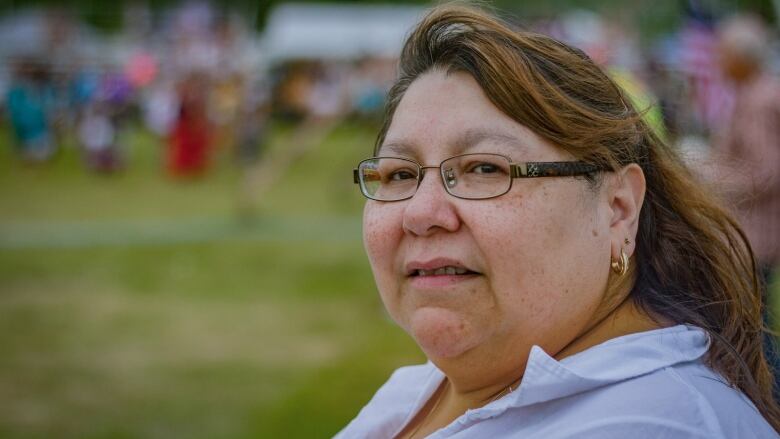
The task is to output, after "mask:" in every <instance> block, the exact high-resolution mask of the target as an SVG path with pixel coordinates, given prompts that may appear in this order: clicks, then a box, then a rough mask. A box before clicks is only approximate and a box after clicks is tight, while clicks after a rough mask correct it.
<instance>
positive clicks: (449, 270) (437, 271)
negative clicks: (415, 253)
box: [417, 266, 468, 276]
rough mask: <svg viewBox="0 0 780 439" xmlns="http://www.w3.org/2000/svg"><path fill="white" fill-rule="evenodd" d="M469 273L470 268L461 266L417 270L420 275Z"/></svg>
mask: <svg viewBox="0 0 780 439" xmlns="http://www.w3.org/2000/svg"><path fill="white" fill-rule="evenodd" d="M466 273H468V270H466V269H465V268H461V267H452V266H447V267H441V268H437V269H435V270H422V269H421V270H417V275H418V276H444V275H450V276H452V275H455V274H466Z"/></svg>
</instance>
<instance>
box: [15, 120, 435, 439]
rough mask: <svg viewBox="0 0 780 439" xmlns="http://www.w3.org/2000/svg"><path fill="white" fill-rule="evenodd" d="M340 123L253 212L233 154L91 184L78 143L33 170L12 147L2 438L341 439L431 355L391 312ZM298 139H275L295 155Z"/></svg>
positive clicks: (148, 145) (362, 131)
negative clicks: (243, 200)
mask: <svg viewBox="0 0 780 439" xmlns="http://www.w3.org/2000/svg"><path fill="white" fill-rule="evenodd" d="M373 134H374V131H373V129H370V128H366V127H362V126H358V125H351V124H347V125H342V126H339V127H337V128H336V129H335V130H333V131H332V132H330V134H328V135H327V136H326V137H325V138H324V140H323V141H322V142H316V145H315V146H314V148H313V149H312V150H311V151H310V152H309V153H307V154H306V155H304V156H303V157H302V158H301V159H300V160H298V161H295V162H294V163H293V164H292V166H291V167H290V168H289V169H288V170H287V171H286V172H284V173H282V174H280V178H279V180H278V181H276V183H275V184H274V185H273V186H271V187H270V189H269V190H268V191H267V192H264V193H262V194H260V195H261V198H260V201H259V203H258V206H257V211H256V215H255V216H253V217H251V218H247V217H245V216H239V215H237V210H238V209H237V198H238V195H237V194H238V192H239V183H240V181H241V175H240V173H239V171H237V170H236V168H235V167H233V166H230V164H229V163H228V161H227V159H226V157H225V155H224V154H223V156H222V157H221V158H218V159H217V163H216V166H215V167H214V169H213V172H212V173H211V174H210V175H209V176H208V177H207V178H204V179H202V180H198V181H188V182H179V181H172V180H170V179H169V178H167V177H166V176H165V174H164V172H162V168H161V164H160V157H161V153H162V151H161V149H162V145H160V144H159V141H157V140H156V139H154V138H153V137H151V136H150V135H148V134H146V133H144V132H143V131H141V130H130V131H129V132H127V133H125V137H124V141H125V142H126V144H127V145H128V147H129V148H128V152H129V166H128V168H127V170H126V171H124V172H123V173H121V174H118V175H114V176H100V175H94V174H90V173H89V172H86V171H85V170H84V169H83V166H82V164H81V162H80V159H79V156H78V154H77V153H76V151H75V150H74V149H73V148H72V147H70V146H69V145H67V144H66V145H65V146H66V148H64V151H63V153H62V154H60V155H59V156H58V157H57V158H56V160H55V161H54V162H53V163H50V164H47V165H46V166H36V167H31V166H24V165H22V164H21V163H19V162H18V161H17V160H16V159H15V158H14V156H13V154H12V153H11V147H10V145H9V142H8V135H7V133H5V132H4V131H2V132H0V437H13V438H51V437H57V438H244V437H274V438H275V437H286V438H287V437H289V438H295V437H301V438H304V437H305V438H311V437H330V436H332V435H333V434H334V433H335V432H336V431H338V430H339V429H340V428H341V427H342V426H343V425H345V423H346V422H347V421H348V420H349V419H351V417H353V416H354V415H355V414H356V413H357V411H358V410H359V409H360V407H361V406H362V405H363V404H364V403H365V402H366V401H367V400H368V398H370V396H371V395H372V394H373V392H374V391H375V390H376V388H377V387H378V386H379V384H380V383H382V382H383V381H384V380H385V379H386V378H387V377H388V375H389V373H390V372H391V371H392V370H393V369H395V368H396V367H398V366H399V365H402V364H409V363H414V362H421V361H423V360H424V357H423V356H422V355H421V354H420V353H419V351H418V350H417V348H416V347H415V346H414V344H413V343H412V341H411V340H410V339H408V337H407V336H406V335H404V334H403V333H402V332H401V331H400V330H399V329H398V328H396V327H395V326H394V325H393V324H392V322H390V321H389V319H388V318H387V317H386V315H385V313H384V311H383V309H382V306H381V303H380V301H379V300H378V298H377V295H376V291H375V287H374V284H373V280H372V277H371V274H370V270H369V267H368V265H367V262H366V261H365V256H364V254H363V250H362V245H361V241H360V212H361V206H362V199H361V197H360V195H359V194H358V193H357V191H356V190H355V188H354V187H353V184H352V182H351V178H350V177H351V175H350V171H351V167H352V166H353V165H354V163H356V162H357V160H358V159H359V158H361V157H363V156H365V155H367V154H368V152H369V151H370V145H371V143H372V141H373ZM290 139H294V137H293V136H292V135H291V133H290V131H289V129H285V128H280V129H278V130H276V131H275V134H274V136H273V139H272V140H273V141H272V142H271V143H272V148H271V149H270V151H269V152H268V157H269V158H270V159H271V160H273V158H274V157H278V156H280V154H283V152H284V148H286V147H288V146H289V145H288V142H290V141H291V140H290Z"/></svg>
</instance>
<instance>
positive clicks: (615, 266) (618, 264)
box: [610, 248, 628, 276]
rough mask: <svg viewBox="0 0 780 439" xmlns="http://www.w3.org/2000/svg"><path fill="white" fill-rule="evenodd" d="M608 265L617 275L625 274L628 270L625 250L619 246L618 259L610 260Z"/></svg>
mask: <svg viewBox="0 0 780 439" xmlns="http://www.w3.org/2000/svg"><path fill="white" fill-rule="evenodd" d="M610 265H611V266H612V271H614V272H615V273H617V274H618V275H619V276H623V275H625V274H626V273H627V272H628V255H626V252H625V250H623V249H622V248H621V249H620V259H618V260H617V261H614V260H613V261H611V262H610Z"/></svg>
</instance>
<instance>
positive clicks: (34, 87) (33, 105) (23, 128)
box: [6, 57, 57, 162]
mask: <svg viewBox="0 0 780 439" xmlns="http://www.w3.org/2000/svg"><path fill="white" fill-rule="evenodd" d="M54 107H55V92H54V87H53V85H52V84H51V75H50V72H49V70H48V67H47V65H46V64H45V62H44V61H43V60H40V59H37V58H34V57H21V58H19V59H17V60H15V61H14V62H13V79H12V80H11V84H10V86H9V88H8V93H7V95H6V109H7V111H8V116H9V118H10V122H11V127H12V129H13V134H14V138H15V140H16V146H17V151H18V152H19V155H20V156H21V157H22V159H23V160H25V161H27V162H42V161H45V160H47V159H49V158H50V157H51V156H52V155H53V154H54V152H55V150H56V146H57V143H56V141H55V137H54V135H53V129H52V117H53V116H52V112H53V111H54Z"/></svg>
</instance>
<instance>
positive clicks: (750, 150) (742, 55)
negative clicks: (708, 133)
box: [710, 16, 780, 392]
mask: <svg viewBox="0 0 780 439" xmlns="http://www.w3.org/2000/svg"><path fill="white" fill-rule="evenodd" d="M718 34H719V50H720V60H721V66H722V68H723V72H724V74H725V76H726V78H728V79H729V80H730V81H731V82H732V83H733V85H734V90H735V97H736V100H735V104H734V110H733V113H732V116H731V121H730V123H728V124H726V129H725V131H724V132H723V133H721V135H720V136H719V137H718V138H717V139H716V141H715V142H714V148H713V149H714V150H713V154H714V160H715V163H716V170H715V175H712V176H711V177H710V178H711V179H712V180H713V181H714V182H715V183H716V184H717V187H718V188H719V189H720V190H721V192H722V193H723V194H724V195H725V196H726V197H727V199H728V200H729V201H730V202H731V204H732V205H733V206H734V208H735V211H736V214H737V216H738V217H739V220H740V223H741V224H742V227H743V228H744V230H745V233H746V234H747V237H748V239H749V240H750V244H751V245H752V247H753V252H754V254H755V257H756V260H757V262H758V268H759V271H760V273H761V276H762V281H763V285H764V290H765V291H766V292H769V291H772V288H771V287H769V283H770V281H771V280H772V279H773V272H774V271H775V270H776V268H777V265H778V263H780V80H779V79H778V78H777V77H776V76H775V75H774V74H773V73H772V72H770V71H769V70H768V61H769V60H771V59H772V56H771V55H772V54H771V52H770V50H769V35H768V31H767V29H766V28H765V26H764V24H763V23H762V22H761V21H760V19H759V18H758V17H753V16H736V17H733V18H731V19H729V20H726V21H725V22H724V23H723V24H722V25H721V26H720V28H719V32H718ZM766 302H767V303H771V302H772V300H771V298H767V299H766ZM771 317H773V316H771V315H768V318H769V320H770V321H771V320H773V319H772V318H771ZM769 350H770V352H771V354H772V355H771V357H772V359H773V362H774V364H775V370H776V372H777V371H780V361H778V358H777V353H776V352H775V351H776V349H771V348H770V349H769ZM778 390H780V389H776V392H777V391H778Z"/></svg>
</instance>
